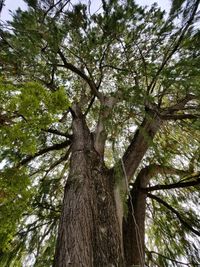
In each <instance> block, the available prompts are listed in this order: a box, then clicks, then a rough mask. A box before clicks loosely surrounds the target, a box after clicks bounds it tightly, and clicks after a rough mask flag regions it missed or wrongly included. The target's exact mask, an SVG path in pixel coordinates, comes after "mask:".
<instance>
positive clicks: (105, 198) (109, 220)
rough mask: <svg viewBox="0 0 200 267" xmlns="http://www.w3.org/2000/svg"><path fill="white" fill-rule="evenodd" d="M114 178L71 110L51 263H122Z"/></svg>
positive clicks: (61, 266) (78, 115)
mask: <svg viewBox="0 0 200 267" xmlns="http://www.w3.org/2000/svg"><path fill="white" fill-rule="evenodd" d="M121 248H122V244H121V234H120V226H119V221H118V218H117V210H116V205H115V199H114V181H113V180H112V174H111V172H110V171H109V170H108V169H106V167H105V166H104V163H103V161H102V158H101V156H100V155H99V154H98V153H97V152H96V151H95V149H94V144H93V138H92V135H91V134H90V132H89V130H88V128H87V125H86V123H85V121H84V118H83V116H82V114H81V112H80V110H78V109H76V110H75V112H74V121H73V146H72V156H71V163H70V173H69V177H68V180H67V183H66V186H65V193H64V201H63V209H62V214H61V222H60V227H59V236H58V243H57V250H56V256H55V263H54V266H59V267H67V266H74V267H78V266H85V267H86V266H87V267H90V266H91V267H92V266H96V267H98V266H99V267H102V266H110V267H111V266H120V267H121V266H123V255H122V249H121Z"/></svg>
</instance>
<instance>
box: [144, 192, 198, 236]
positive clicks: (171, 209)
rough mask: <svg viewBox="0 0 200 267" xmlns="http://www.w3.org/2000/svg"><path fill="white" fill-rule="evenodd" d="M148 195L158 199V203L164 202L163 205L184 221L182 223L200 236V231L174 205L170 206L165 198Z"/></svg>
mask: <svg viewBox="0 0 200 267" xmlns="http://www.w3.org/2000/svg"><path fill="white" fill-rule="evenodd" d="M147 196H148V197H149V198H151V199H154V200H156V201H157V202H158V203H160V204H162V205H163V206H165V207H166V208H167V209H168V210H170V211H171V212H172V213H174V214H175V215H176V217H177V218H178V219H179V221H180V222H181V223H182V225H184V226H185V227H186V228H188V229H189V230H190V231H191V232H193V233H194V234H195V235H197V236H200V232H199V231H197V230H195V229H194V228H193V227H192V226H190V224H189V223H187V222H186V221H185V220H184V219H183V218H182V216H181V215H180V213H179V212H178V211H177V210H176V209H174V208H173V207H172V206H170V205H169V204H168V203H167V202H165V201H164V200H162V199H161V198H159V197H157V196H155V195H153V194H151V193H148V194H147Z"/></svg>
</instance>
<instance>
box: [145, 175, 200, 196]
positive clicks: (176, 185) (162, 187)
mask: <svg viewBox="0 0 200 267" xmlns="http://www.w3.org/2000/svg"><path fill="white" fill-rule="evenodd" d="M194 177H195V176H193V178H194ZM196 177H198V178H197V179H196V180H193V181H189V182H184V183H181V182H178V183H174V184H167V185H161V184H158V185H155V186H150V187H147V188H142V191H144V192H152V191H156V190H169V189H176V188H186V187H190V186H196V185H200V178H199V177H200V173H198V174H196Z"/></svg>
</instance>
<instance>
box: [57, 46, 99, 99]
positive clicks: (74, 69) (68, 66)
mask: <svg viewBox="0 0 200 267" xmlns="http://www.w3.org/2000/svg"><path fill="white" fill-rule="evenodd" d="M58 54H59V56H60V58H61V59H62V62H63V64H64V65H59V64H58V65H57V66H58V67H64V68H66V69H69V70H71V71H72V72H74V73H76V74H77V75H78V76H80V77H81V78H82V79H83V80H84V81H86V82H87V84H88V85H89V87H90V89H91V91H92V93H93V94H94V95H95V96H97V97H98V99H99V100H100V101H102V99H103V95H102V94H101V93H100V92H99V91H98V90H97V87H96V85H95V83H94V81H92V80H90V79H89V77H88V76H87V75H86V74H85V73H84V72H83V71H81V70H80V69H78V68H77V67H75V66H74V65H73V64H71V63H69V62H67V60H66V58H65V56H64V54H63V53H62V51H61V50H60V49H59V50H58Z"/></svg>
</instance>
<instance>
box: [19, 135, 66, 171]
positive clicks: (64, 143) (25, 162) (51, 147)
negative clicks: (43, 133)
mask: <svg viewBox="0 0 200 267" xmlns="http://www.w3.org/2000/svg"><path fill="white" fill-rule="evenodd" d="M70 144H71V141H70V140H66V141H64V142H63V143H60V144H54V145H52V146H49V147H45V148H43V149H41V150H39V151H38V152H36V153H35V154H34V155H32V156H28V157H26V158H25V159H23V160H22V161H20V162H19V164H18V167H19V166H22V165H25V164H27V163H28V162H30V161H31V160H33V159H35V158H37V157H39V156H42V155H44V154H45V153H47V152H50V151H53V150H60V149H62V148H65V147H67V146H69V145H70Z"/></svg>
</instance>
